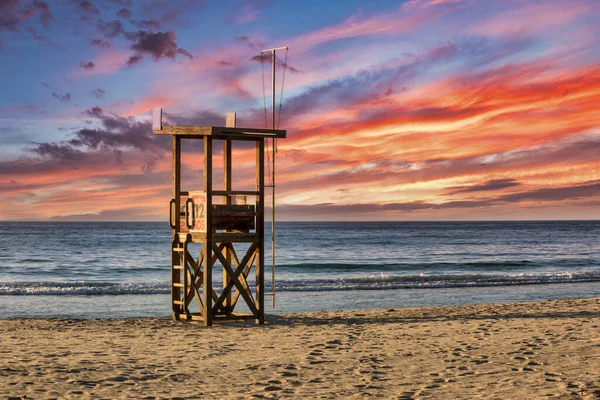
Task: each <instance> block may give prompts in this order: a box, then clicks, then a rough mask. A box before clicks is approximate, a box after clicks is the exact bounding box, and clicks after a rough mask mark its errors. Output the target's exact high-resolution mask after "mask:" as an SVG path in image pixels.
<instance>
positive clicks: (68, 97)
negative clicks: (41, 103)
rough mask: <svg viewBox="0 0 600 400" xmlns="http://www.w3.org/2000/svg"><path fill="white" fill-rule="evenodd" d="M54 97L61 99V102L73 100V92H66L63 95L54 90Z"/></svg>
mask: <svg viewBox="0 0 600 400" xmlns="http://www.w3.org/2000/svg"><path fill="white" fill-rule="evenodd" d="M52 97H54V98H55V99H58V100H60V102H61V103H64V102H69V101H71V93H65V94H63V95H59V94H56V92H52Z"/></svg>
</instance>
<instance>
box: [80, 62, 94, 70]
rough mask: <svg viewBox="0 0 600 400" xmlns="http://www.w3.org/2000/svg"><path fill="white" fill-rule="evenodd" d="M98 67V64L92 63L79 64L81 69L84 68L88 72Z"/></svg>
mask: <svg viewBox="0 0 600 400" xmlns="http://www.w3.org/2000/svg"><path fill="white" fill-rule="evenodd" d="M95 66H96V64H94V63H93V62H92V61H80V62H79V68H83V69H86V70H90V71H91V70H93V69H94V67H95Z"/></svg>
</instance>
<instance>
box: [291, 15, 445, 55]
mask: <svg viewBox="0 0 600 400" xmlns="http://www.w3.org/2000/svg"><path fill="white" fill-rule="evenodd" d="M435 15H436V14H434V13H425V12H423V11H418V12H416V13H407V11H406V10H405V9H401V10H400V11H397V12H393V13H388V14H381V15H376V16H374V17H371V18H366V19H360V18H358V17H356V16H352V17H350V18H348V19H347V20H346V21H344V22H343V23H341V24H338V25H334V26H330V27H327V28H323V29H319V30H317V31H314V32H311V33H308V34H306V35H303V36H299V37H297V38H296V39H294V40H292V41H291V42H290V43H289V46H290V48H293V49H297V51H306V50H308V49H310V48H312V47H314V46H317V45H319V44H323V43H326V42H330V41H334V40H339V39H348V38H353V37H359V36H374V35H397V34H401V33H406V32H409V31H411V30H414V29H416V28H417V27H419V26H420V25H421V24H423V23H424V22H426V21H428V20H430V19H432V18H433V17H435Z"/></svg>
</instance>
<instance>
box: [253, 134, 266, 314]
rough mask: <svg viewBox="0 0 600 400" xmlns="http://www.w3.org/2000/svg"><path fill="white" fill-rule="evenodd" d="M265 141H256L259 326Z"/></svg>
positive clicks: (262, 290) (262, 302)
mask: <svg viewBox="0 0 600 400" xmlns="http://www.w3.org/2000/svg"><path fill="white" fill-rule="evenodd" d="M264 166H265V140H264V139H259V140H257V141H256V190H257V191H258V200H257V202H256V233H257V234H258V249H257V251H258V256H257V257H256V299H255V301H256V309H257V310H258V315H257V318H256V323H257V324H264V323H265V270H264V268H265V266H264V259H265V167H264Z"/></svg>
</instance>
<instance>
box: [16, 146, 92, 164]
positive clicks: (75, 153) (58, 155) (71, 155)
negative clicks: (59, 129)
mask: <svg viewBox="0 0 600 400" xmlns="http://www.w3.org/2000/svg"><path fill="white" fill-rule="evenodd" d="M34 144H35V147H31V148H29V149H28V150H29V151H30V152H32V153H36V154H39V155H40V156H42V157H47V158H51V159H54V160H60V161H66V162H68V163H73V162H78V161H81V160H83V159H84V158H85V154H84V153H83V152H82V151H80V150H77V149H74V148H73V147H71V146H68V145H61V144H56V143H34Z"/></svg>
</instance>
